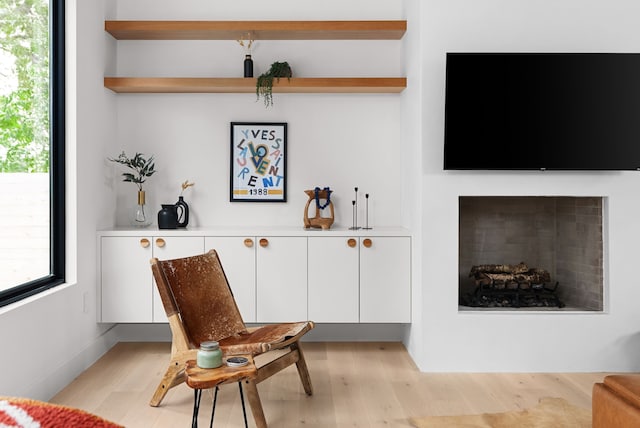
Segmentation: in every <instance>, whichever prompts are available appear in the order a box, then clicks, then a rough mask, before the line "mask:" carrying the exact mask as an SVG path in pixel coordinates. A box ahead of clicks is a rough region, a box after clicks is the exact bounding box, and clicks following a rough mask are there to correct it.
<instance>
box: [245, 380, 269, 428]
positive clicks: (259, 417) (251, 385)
mask: <svg viewBox="0 0 640 428" xmlns="http://www.w3.org/2000/svg"><path fill="white" fill-rule="evenodd" d="M244 385H245V387H246V388H247V399H248V400H249V405H250V406H251V413H253V419H254V420H255V421H256V427H257V428H267V420H266V419H265V417H264V411H263V410H262V403H261V402H260V395H258V387H257V385H256V383H255V382H254V381H252V380H247V381H245V383H244Z"/></svg>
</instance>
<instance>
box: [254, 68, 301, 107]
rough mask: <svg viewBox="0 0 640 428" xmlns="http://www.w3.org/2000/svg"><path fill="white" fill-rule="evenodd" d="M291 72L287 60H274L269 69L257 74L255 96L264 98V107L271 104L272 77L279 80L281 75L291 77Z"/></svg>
mask: <svg viewBox="0 0 640 428" xmlns="http://www.w3.org/2000/svg"><path fill="white" fill-rule="evenodd" d="M292 75H293V73H292V72H291V67H290V66H289V63H288V62H286V61H285V62H274V63H273V64H271V68H269V71H266V72H264V73H262V74H261V75H260V76H258V80H257V81H256V96H257V99H260V97H262V98H264V105H265V107H271V106H273V79H277V81H278V82H279V81H280V78H281V77H286V78H287V79H291V76H292Z"/></svg>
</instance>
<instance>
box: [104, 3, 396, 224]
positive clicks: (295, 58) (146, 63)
mask: <svg viewBox="0 0 640 428" xmlns="http://www.w3.org/2000/svg"><path fill="white" fill-rule="evenodd" d="M402 17H403V15H402V3H401V2H384V1H374V2H370V1H366V2H365V1H353V2H339V1H337V0H334V1H327V2H321V3H314V5H313V7H310V6H309V3H301V2H296V1H278V2H276V4H275V5H274V4H273V3H268V4H266V3H264V2H261V1H257V0H256V1H244V2H225V7H224V9H221V8H220V7H219V4H216V2H210V1H194V0H190V1H188V2H180V3H179V5H178V4H177V3H176V2H174V1H152V2H150V1H143V0H133V1H130V0H126V1H121V2H118V16H117V18H118V19H135V18H144V19H165V18H170V19H213V20H215V19H236V20H243V19H276V18H277V19H297V20H305V19H314V20H316V19H401V18H402ZM243 59H244V51H243V49H242V48H241V47H240V46H239V45H238V44H237V42H236V41H234V40H230V41H229V40H226V41H159V42H150V41H119V42H118V43H117V64H118V70H117V73H118V75H120V76H197V77H205V76H210V77H211V76H214V77H218V76H220V77H233V76H235V77H241V76H242V70H243V68H242V67H243ZM253 59H254V75H255V76H257V75H259V74H260V73H262V72H264V71H266V70H267V68H268V67H269V65H270V64H271V63H272V62H274V61H281V60H286V61H288V62H289V63H290V64H291V66H292V69H293V73H294V76H298V77H317V76H345V77H349V76H382V77H385V76H391V77H394V76H402V75H403V44H402V42H401V41H313V40H311V41H269V40H262V41H257V42H256V44H255V45H254V49H253ZM401 99H402V98H401V95H397V94H380V95H378V94H346V95H345V94H314V95H309V94H276V95H275V97H274V103H275V105H274V106H273V107H272V108H269V109H266V108H265V107H264V105H263V103H262V101H258V102H256V97H255V94H172V95H165V94H152V95H140V94H133V95H118V97H117V104H118V119H117V139H116V142H115V144H114V146H113V156H115V155H116V154H117V153H118V152H119V151H120V150H121V149H124V150H126V152H127V153H129V154H132V153H134V152H136V151H139V152H143V153H145V154H146V155H151V154H153V155H154V156H155V159H156V169H157V170H158V172H157V173H156V174H155V175H154V176H153V177H151V178H150V179H149V180H148V182H147V183H146V184H145V190H147V199H148V203H149V207H150V210H151V212H152V215H153V216H154V220H155V214H156V213H157V211H158V210H159V209H160V204H162V203H174V202H175V201H176V200H177V197H178V195H179V192H180V183H182V182H184V181H185V180H187V179H189V180H190V181H193V182H195V183H196V185H195V186H194V187H193V188H190V189H189V190H187V191H186V192H185V200H186V201H187V202H188V203H189V206H190V211H191V213H192V215H191V218H190V225H191V226H234V225H235V226H243V225H257V226H267V225H277V226H298V225H299V226H300V227H302V216H303V209H304V206H305V204H306V201H307V196H306V195H305V194H304V190H306V189H313V188H314V187H316V186H319V187H325V186H330V187H331V189H332V190H334V193H333V194H332V200H333V201H334V205H335V209H336V223H335V224H334V227H348V226H351V221H352V204H351V201H352V199H353V197H354V187H356V186H357V187H359V189H360V198H362V199H361V201H360V202H361V203H360V207H361V212H360V215H359V218H360V219H363V214H364V213H363V210H364V205H365V204H364V194H365V193H369V194H370V207H369V208H370V225H373V226H399V225H402V222H403V219H402V199H401V198H402V180H401V178H402V171H403V168H402V156H403V153H402V148H403V147H402V141H401V138H402V135H401V134H402V123H401V113H400V111H401ZM232 121H255V122H287V123H288V147H287V151H288V158H287V180H288V181H287V196H288V198H287V199H288V202H287V203H286V204H278V203H267V204H264V203H237V202H236V203H231V202H229V152H230V150H229V145H230V142H229V139H230V138H229V126H230V125H229V124H230V122H232ZM112 169H113V171H112V172H111V174H112V175H113V180H114V182H116V187H117V191H118V213H117V217H116V224H118V225H122V226H126V225H127V223H128V216H129V215H128V209H129V207H130V206H131V204H132V203H133V201H134V200H135V199H134V198H135V190H136V189H135V187H134V186H133V185H132V184H131V183H121V182H119V174H120V172H122V171H121V169H119V168H118V166H117V165H113V168H112Z"/></svg>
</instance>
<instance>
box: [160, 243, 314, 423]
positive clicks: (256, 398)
mask: <svg viewBox="0 0 640 428" xmlns="http://www.w3.org/2000/svg"><path fill="white" fill-rule="evenodd" d="M194 257H210V258H211V261H213V262H217V263H218V264H220V261H219V258H218V255H217V253H216V252H215V250H211V251H209V252H208V253H206V254H204V255H202V256H194ZM170 262H172V261H171V260H167V261H160V260H158V259H157V258H153V259H151V269H152V271H153V275H154V277H155V280H156V285H157V287H158V291H159V292H160V297H161V298H162V303H163V306H164V309H165V312H166V314H167V318H168V319H169V326H170V328H171V336H172V341H171V360H170V362H169V366H168V368H167V370H166V372H165V374H164V376H163V377H162V380H161V381H160V384H159V385H158V387H157V388H156V390H155V393H154V394H153V397H152V398H151V401H150V402H149V404H150V405H151V406H153V407H157V406H159V405H160V403H161V402H162V400H163V399H164V397H165V395H166V394H167V392H168V391H169V389H171V388H173V387H174V386H177V385H180V384H181V383H182V382H184V381H185V378H186V376H185V372H184V369H185V365H186V362H187V361H188V360H194V359H196V353H197V348H196V347H195V345H194V344H193V341H192V340H190V338H189V336H188V333H187V330H186V329H185V325H184V324H183V320H182V317H181V312H180V309H179V306H178V304H177V303H176V299H175V297H174V294H173V291H172V288H171V285H170V283H169V280H168V279H167V275H165V272H164V270H163V264H165V263H170ZM219 268H220V269H222V266H221V265H220V266H219ZM224 280H225V282H226V285H227V288H228V290H229V294H230V295H231V298H233V295H232V293H231V289H230V288H229V284H228V281H226V275H225V276H224ZM233 304H234V305H235V301H233ZM236 310H237V307H236ZM238 316H239V311H238ZM240 321H241V322H242V320H241V317H240ZM242 324H243V325H244V322H242ZM283 325H284V326H287V325H288V324H283ZM291 325H292V326H293V325H295V326H296V327H298V328H297V334H295V335H292V336H288V335H287V336H284V337H283V338H282V340H278V341H274V342H270V343H261V344H260V345H259V346H258V348H257V350H255V351H253V352H252V355H260V354H262V353H266V352H270V351H275V350H280V351H279V352H283V351H284V354H282V355H280V356H279V357H277V358H275V359H273V360H271V361H269V362H267V363H265V364H264V365H262V366H260V367H258V375H257V377H256V379H252V380H247V381H245V388H246V392H247V399H248V401H249V405H250V407H251V411H252V413H253V417H254V420H255V422H256V426H257V427H258V428H266V427H267V422H266V419H265V415H264V411H263V408H262V403H261V401H260V395H259V394H258V388H257V385H258V384H259V383H260V382H262V381H264V380H266V379H268V378H269V377H271V376H273V375H274V374H276V373H277V372H279V371H281V370H283V369H284V368H286V367H288V366H290V365H292V364H295V365H296V368H297V370H298V374H299V376H300V380H301V382H302V386H303V388H304V391H305V392H306V394H307V395H312V394H313V386H312V384H311V377H310V376H309V370H308V368H307V364H306V361H305V358H304V354H303V352H302V349H301V348H300V343H299V340H300V338H301V337H302V336H303V335H304V334H306V333H307V332H308V331H309V330H311V329H312V328H313V327H314V324H313V322H311V321H307V322H304V323H295V324H294V323H292V324H291ZM261 328H263V327H253V328H246V327H245V329H246V331H245V333H246V334H249V335H251V334H253V333H257V332H259V331H260V329H261ZM219 339H224V338H219ZM221 348H222V349H223V352H224V350H225V347H224V340H223V341H222V343H221Z"/></svg>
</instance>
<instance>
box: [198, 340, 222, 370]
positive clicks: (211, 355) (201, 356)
mask: <svg viewBox="0 0 640 428" xmlns="http://www.w3.org/2000/svg"><path fill="white" fill-rule="evenodd" d="M196 364H197V365H198V367H200V368H203V369H215V368H216V367H220V366H221V365H222V351H221V350H220V345H219V344H218V342H216V341H210V342H202V343H201V344H200V349H198V354H197V356H196Z"/></svg>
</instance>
